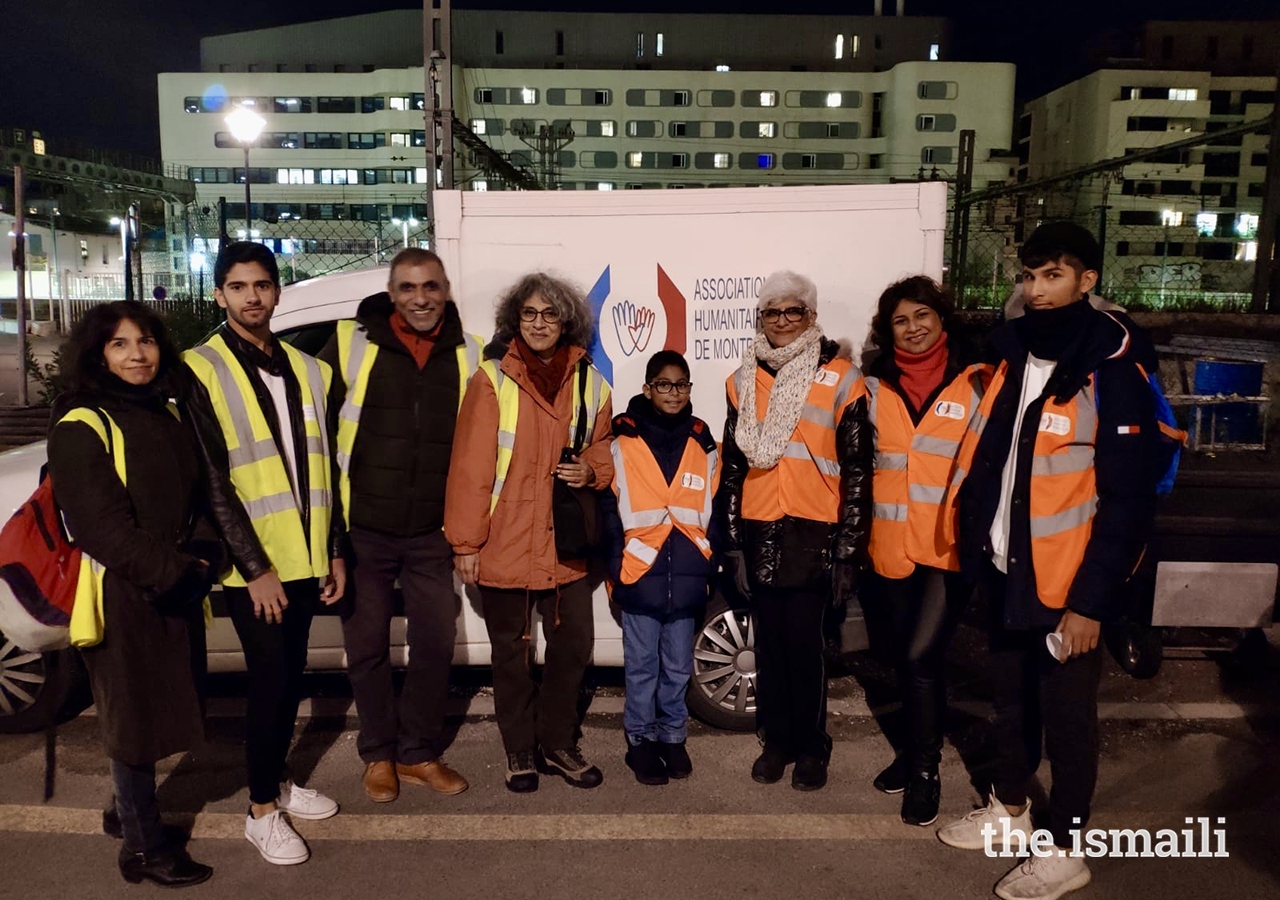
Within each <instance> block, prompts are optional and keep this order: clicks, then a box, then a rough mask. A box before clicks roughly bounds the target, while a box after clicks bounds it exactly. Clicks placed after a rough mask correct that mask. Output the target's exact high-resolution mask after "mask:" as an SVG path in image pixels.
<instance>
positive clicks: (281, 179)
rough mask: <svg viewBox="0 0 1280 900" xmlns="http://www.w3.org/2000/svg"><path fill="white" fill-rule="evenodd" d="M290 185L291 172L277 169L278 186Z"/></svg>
mask: <svg viewBox="0 0 1280 900" xmlns="http://www.w3.org/2000/svg"><path fill="white" fill-rule="evenodd" d="M288 183H289V170H288V169H276V184H288Z"/></svg>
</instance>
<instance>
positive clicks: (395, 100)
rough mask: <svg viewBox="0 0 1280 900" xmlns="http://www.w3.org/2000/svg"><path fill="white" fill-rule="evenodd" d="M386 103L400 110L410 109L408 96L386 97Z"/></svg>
mask: <svg viewBox="0 0 1280 900" xmlns="http://www.w3.org/2000/svg"><path fill="white" fill-rule="evenodd" d="M387 105H388V106H390V107H391V108H392V109H398V110H402V111H403V110H408V109H410V106H409V98H408V97H388V98H387Z"/></svg>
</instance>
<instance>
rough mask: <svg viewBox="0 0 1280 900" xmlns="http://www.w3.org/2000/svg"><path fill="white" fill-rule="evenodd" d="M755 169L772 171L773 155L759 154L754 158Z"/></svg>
mask: <svg viewBox="0 0 1280 900" xmlns="http://www.w3.org/2000/svg"><path fill="white" fill-rule="evenodd" d="M756 168H757V169H772V168H773V154H772V153H761V154H759V155H758V156H757V157H756Z"/></svg>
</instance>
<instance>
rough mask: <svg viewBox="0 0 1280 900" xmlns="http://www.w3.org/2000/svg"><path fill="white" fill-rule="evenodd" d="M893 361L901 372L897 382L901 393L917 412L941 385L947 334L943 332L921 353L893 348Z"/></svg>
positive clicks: (945, 362) (945, 361)
mask: <svg viewBox="0 0 1280 900" xmlns="http://www.w3.org/2000/svg"><path fill="white" fill-rule="evenodd" d="M893 360H894V362H896V363H897V364H898V369H899V370H900V371H901V372H902V377H901V379H900V381H899V382H898V383H899V384H900V385H901V386H902V392H903V393H904V394H906V396H907V399H908V400H910V401H911V405H912V406H914V407H915V408H916V409H917V410H918V409H920V408H921V407H923V406H924V404H925V401H926V400H928V399H929V395H930V394H932V393H933V392H934V391H936V390H937V389H938V387H939V386H940V385H941V384H942V378H943V375H944V374H945V372H946V370H947V333H946V332H945V331H944V332H943V333H942V337H940V338H938V342H937V343H936V344H934V345H933V346H932V347H930V348H929V349H928V350H926V351H924V352H923V353H908V352H907V351H905V350H901V349H898V348H897V347H895V348H894V350H893Z"/></svg>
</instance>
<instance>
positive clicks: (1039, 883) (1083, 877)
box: [996, 850, 1093, 900]
mask: <svg viewBox="0 0 1280 900" xmlns="http://www.w3.org/2000/svg"><path fill="white" fill-rule="evenodd" d="M1092 877H1093V876H1092V875H1090V874H1089V867H1088V866H1086V865H1085V864H1084V860H1083V859H1080V858H1079V857H1078V856H1068V855H1067V854H1066V852H1065V851H1062V850H1058V851H1057V852H1056V853H1055V854H1054V855H1053V856H1031V857H1028V859H1027V861H1026V862H1024V863H1022V864H1021V865H1019V866H1015V867H1014V868H1012V869H1011V870H1009V873H1008V874H1007V875H1005V876H1004V877H1003V878H1001V879H1000V880H999V881H998V882H996V896H997V897H999V898H1001V900H1058V898H1059V897H1061V896H1062V895H1063V894H1068V893H1070V892H1071V891H1076V890H1079V889H1080V888H1082V887H1084V886H1085V885H1086V884H1088V883H1089V880H1090V879H1091V878H1092Z"/></svg>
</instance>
